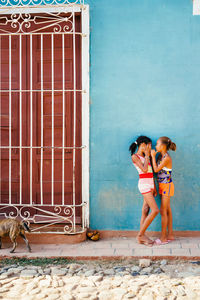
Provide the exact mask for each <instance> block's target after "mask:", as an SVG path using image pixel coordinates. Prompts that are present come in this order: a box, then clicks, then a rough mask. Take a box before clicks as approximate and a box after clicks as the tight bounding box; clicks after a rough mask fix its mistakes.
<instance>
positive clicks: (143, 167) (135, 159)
mask: <svg viewBox="0 0 200 300" xmlns="http://www.w3.org/2000/svg"><path fill="white" fill-rule="evenodd" d="M132 162H133V163H134V164H136V165H137V166H138V167H139V168H140V169H141V170H142V172H144V173H147V172H148V165H149V156H145V161H144V164H142V162H141V160H140V159H139V158H138V157H137V156H136V155H135V154H133V155H132Z"/></svg>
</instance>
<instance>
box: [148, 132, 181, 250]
mask: <svg viewBox="0 0 200 300" xmlns="http://www.w3.org/2000/svg"><path fill="white" fill-rule="evenodd" d="M168 150H172V151H175V150H176V144H175V143H173V142H172V141H171V139H170V138H168V137H166V136H163V137H160V138H159V139H158V140H157V144H156V151H155V150H151V157H152V164H153V169H154V172H155V173H158V176H157V180H158V184H159V194H160V196H161V208H160V213H161V223H162V232H161V237H160V238H159V239H157V240H155V244H156V245H163V244H167V243H169V242H170V241H173V240H174V235H173V228H172V227H173V226H172V210H171V206H170V197H172V196H173V195H174V184H173V182H172V159H171V157H170V156H169V154H168ZM158 152H159V156H158V159H157V161H156V154H157V153H158ZM167 228H168V233H167Z"/></svg>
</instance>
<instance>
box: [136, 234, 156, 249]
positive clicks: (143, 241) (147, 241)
mask: <svg viewBox="0 0 200 300" xmlns="http://www.w3.org/2000/svg"><path fill="white" fill-rule="evenodd" d="M137 241H138V243H139V244H143V245H145V246H149V247H152V246H153V243H154V242H153V241H152V240H151V239H149V238H148V237H147V236H145V235H142V236H137Z"/></svg>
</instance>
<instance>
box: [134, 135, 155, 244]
mask: <svg viewBox="0 0 200 300" xmlns="http://www.w3.org/2000/svg"><path fill="white" fill-rule="evenodd" d="M151 144H152V141H151V139H150V138H148V137H146V136H139V137H138V138H137V140H136V141H135V142H134V143H132V144H131V145H130V147H129V151H130V152H131V157H132V162H133V164H134V166H135V168H136V169H137V171H138V173H139V182H138V188H139V191H140V193H141V194H142V195H143V207H142V217H141V221H140V231H139V233H138V235H137V241H138V243H139V244H144V245H146V246H152V245H153V243H154V242H153V241H152V240H151V239H149V238H148V237H147V236H146V235H145V232H146V230H147V228H148V227H149V225H150V224H151V222H152V221H153V219H154V218H155V217H156V216H157V214H158V213H159V209H158V206H157V204H156V201H155V199H154V196H156V195H157V191H156V188H155V183H154V178H153V170H152V167H151V163H150V153H151ZM136 149H137V152H136V154H135V151H136ZM150 210H151V212H150ZM149 212H150V213H149Z"/></svg>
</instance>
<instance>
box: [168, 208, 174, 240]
mask: <svg viewBox="0 0 200 300" xmlns="http://www.w3.org/2000/svg"><path fill="white" fill-rule="evenodd" d="M167 215H168V224H167V225H168V236H167V239H168V240H171V241H173V240H175V238H174V235H173V221H172V209H171V206H170V203H169V206H168V209H167Z"/></svg>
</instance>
